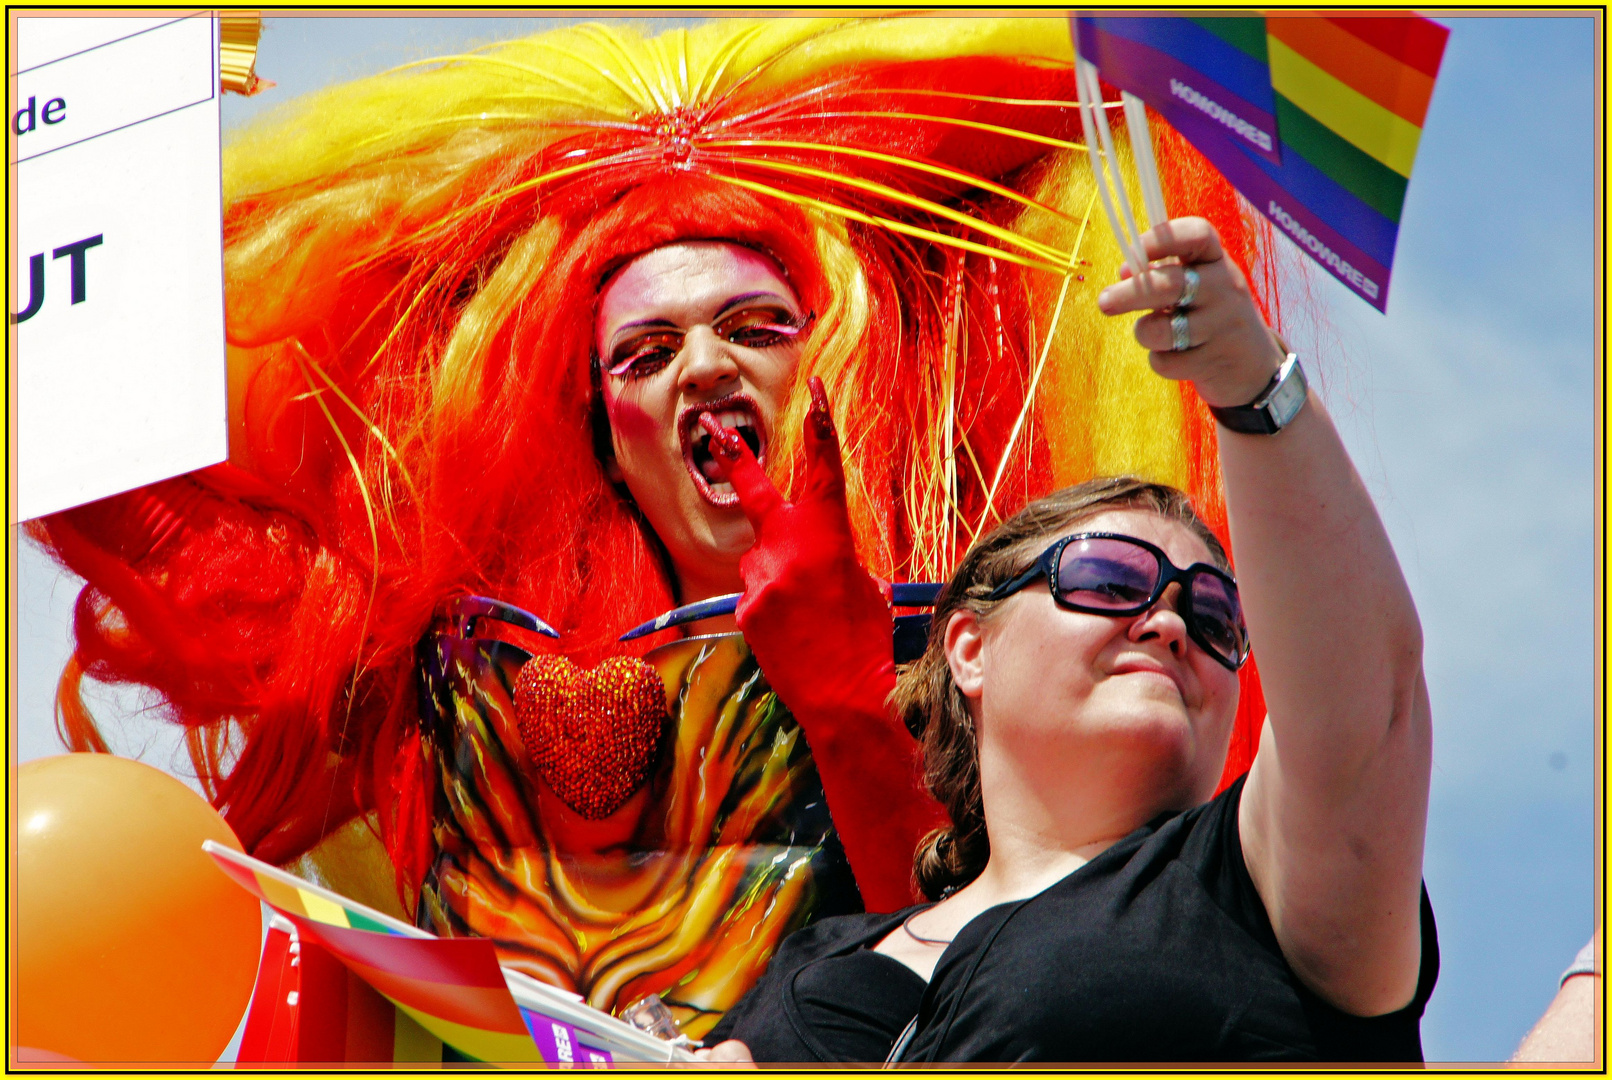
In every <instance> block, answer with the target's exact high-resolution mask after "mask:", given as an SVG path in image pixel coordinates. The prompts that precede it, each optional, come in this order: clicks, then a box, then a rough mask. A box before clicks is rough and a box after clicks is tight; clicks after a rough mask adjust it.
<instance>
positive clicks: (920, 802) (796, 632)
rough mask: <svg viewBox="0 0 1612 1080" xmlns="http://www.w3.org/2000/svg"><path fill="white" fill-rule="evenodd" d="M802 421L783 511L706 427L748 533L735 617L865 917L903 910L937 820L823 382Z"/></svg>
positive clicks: (768, 487)
mask: <svg viewBox="0 0 1612 1080" xmlns="http://www.w3.org/2000/svg"><path fill="white" fill-rule="evenodd" d="M810 386H811V392H812V411H811V412H810V413H809V414H808V415H807V418H806V462H807V465H806V491H805V493H804V495H803V496H802V497H801V499H800V501H799V502H793V503H788V502H785V501H784V500H783V498H782V496H780V495H779V494H778V491H777V489H776V488H774V487H773V486H772V482H771V481H770V480H768V479H767V476H766V474H765V473H763V472H762V471H761V465H760V464H759V463H758V462H757V461H756V459H755V455H754V454H752V453H751V452H750V447H749V446H748V445H746V443H745V441H744V440H743V439H742V438H740V437H739V435H738V434H737V433H735V432H733V431H729V430H725V429H723V428H721V427H720V426H719V425H717V423H716V421H715V420H713V419H712V418H711V417H709V416H702V417H701V418H700V422H701V423H702V424H703V425H704V426H705V429H706V430H707V431H709V432H710V433H711V451H712V457H713V458H715V459H716V461H717V462H718V463H719V465H720V466H721V468H722V472H723V474H724V479H726V480H727V481H728V482H730V483H731V484H732V485H733V489H734V491H735V492H736V493H737V494H738V496H739V506H740V507H741V508H742V509H743V510H744V514H745V517H747V518H749V519H750V524H751V526H752V527H754V529H755V531H756V542H755V546H754V547H752V548H751V549H750V550H749V551H748V552H746V553H745V555H744V558H743V559H741V560H740V562H739V571H740V573H741V574H742V575H743V577H744V596H743V597H741V598H740V600H739V606H738V611H737V613H736V620H737V622H738V625H739V629H740V631H741V632H743V634H744V637H745V640H746V641H747V642H748V643H749V645H750V648H751V650H752V651H753V652H754V653H755V656H756V660H757V661H758V662H759V663H760V664H761V670H762V671H764V672H765V673H766V675H767V681H768V682H769V683H770V684H771V685H772V688H773V690H774V691H775V692H776V693H777V694H778V697H779V698H780V699H781V700H782V701H783V703H784V704H785V705H787V706H789V710H790V712H792V713H793V714H794V716H795V719H796V721H798V722H799V724H800V727H801V730H802V732H804V734H805V736H806V742H807V744H808V745H809V746H810V747H811V749H812V756H813V758H814V759H815V761H816V763H817V772H818V775H819V776H820V777H822V780H823V793H824V795H825V796H826V797H827V799H828V808H829V813H830V814H831V815H832V816H833V818H834V825H835V828H836V829H837V830H838V832H839V836H840V842H841V843H842V844H844V845H845V856H846V858H847V859H848V860H849V861H850V864H851V871H852V872H853V873H854V874H855V875H856V883H857V887H858V888H859V889H861V892H862V901H863V903H864V904H865V905H866V906H867V909H868V910H869V911H894V910H896V909H897V908H902V907H906V906H907V905H908V904H910V903H912V886H911V880H912V855H913V852H914V851H915V850H916V849H917V846H918V842H919V841H920V840H922V839H923V837H924V835H925V834H926V833H928V832H929V831H930V830H931V829H934V828H938V827H940V826H942V825H944V824H946V812H945V810H943V809H942V808H941V806H940V804H939V803H937V802H936V801H935V800H934V799H933V798H932V797H931V796H930V795H929V794H928V792H927V791H925V790H924V787H923V784H922V780H921V777H920V774H919V768H918V745H917V743H915V742H914V741H913V739H912V736H911V735H909V734H908V733H907V730H906V728H905V727H903V726H902V724H901V723H900V721H898V720H897V719H896V718H895V717H894V716H893V715H891V713H890V710H889V708H888V707H887V706H886V705H885V699H886V698H887V697H889V695H890V691H891V690H893V689H895V685H896V669H895V661H894V654H893V652H892V643H891V633H892V630H893V626H894V622H893V620H892V618H891V615H890V605H889V603H888V602H887V600H886V598H885V594H884V593H883V592H881V590H880V588H879V584H878V582H876V581H875V580H874V579H873V576H872V575H871V574H869V573H868V572H867V571H866V570H864V569H863V568H862V565H861V564H860V563H858V562H857V560H856V548H855V546H854V544H853V543H852V539H851V521H850V516H849V514H847V513H846V509H845V474H844V470H843V468H842V466H841V464H840V445H839V436H838V435H837V434H835V431H834V421H833V419H832V418H831V417H830V416H829V411H828V398H827V397H826V395H825V394H824V393H823V383H822V380H820V379H818V378H817V377H815V376H813V377H812V380H811V383H810Z"/></svg>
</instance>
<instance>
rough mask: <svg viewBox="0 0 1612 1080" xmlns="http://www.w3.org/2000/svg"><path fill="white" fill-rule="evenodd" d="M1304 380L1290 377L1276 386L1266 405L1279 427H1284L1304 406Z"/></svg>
mask: <svg viewBox="0 0 1612 1080" xmlns="http://www.w3.org/2000/svg"><path fill="white" fill-rule="evenodd" d="M1304 397H1305V394H1304V380H1302V379H1293V378H1290V379H1288V380H1287V381H1285V382H1284V383H1282V385H1281V386H1278V387H1277V388H1276V393H1274V394H1272V395H1271V400H1270V403H1269V404H1268V405H1267V406H1266V408H1267V409H1269V411H1270V418H1271V419H1272V420H1274V421H1275V422H1276V426H1277V427H1278V428H1284V427H1286V426H1287V425H1288V423H1289V422H1290V421H1291V420H1292V419H1293V418H1294V417H1295V416H1297V415H1298V414H1299V409H1301V408H1303V406H1304Z"/></svg>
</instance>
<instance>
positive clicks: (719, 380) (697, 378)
mask: <svg viewBox="0 0 1612 1080" xmlns="http://www.w3.org/2000/svg"><path fill="white" fill-rule="evenodd" d="M738 377H739V365H738V364H737V363H735V362H734V359H733V356H732V354H731V353H730V352H729V350H728V345H727V342H725V341H723V340H722V339H721V338H719V337H717V336H716V334H715V333H714V332H713V331H712V330H711V328H710V327H709V326H696V327H694V328H693V329H691V330H689V332H688V334H687V335H686V336H685V337H684V338H683V369H682V371H681V372H680V373H679V381H680V382H681V384H682V387H683V389H684V390H687V391H690V392H693V393H706V392H709V391H711V390H713V389H715V388H717V387H719V386H721V385H722V384H723V383H726V382H729V381H731V380H733V379H737V378H738Z"/></svg>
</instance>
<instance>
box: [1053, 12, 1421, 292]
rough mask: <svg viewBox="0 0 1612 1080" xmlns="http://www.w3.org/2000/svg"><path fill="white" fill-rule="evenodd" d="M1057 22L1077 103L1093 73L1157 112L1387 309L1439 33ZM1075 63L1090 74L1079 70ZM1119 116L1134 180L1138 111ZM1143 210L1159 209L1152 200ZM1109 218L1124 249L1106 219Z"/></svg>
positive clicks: (1255, 21) (1300, 21) (1413, 27)
mask: <svg viewBox="0 0 1612 1080" xmlns="http://www.w3.org/2000/svg"><path fill="white" fill-rule="evenodd" d="M1070 23H1071V31H1072V32H1073V34H1074V36H1075V48H1076V67H1077V80H1076V82H1077V86H1079V87H1080V88H1081V90H1082V98H1083V100H1085V99H1086V98H1087V97H1088V96H1089V98H1090V100H1092V101H1093V102H1096V98H1097V95H1096V82H1097V80H1096V77H1095V71H1096V70H1098V69H1100V70H1101V72H1102V76H1103V78H1104V79H1106V80H1107V81H1108V82H1110V83H1111V84H1113V85H1115V86H1118V87H1120V88H1121V90H1123V91H1125V93H1126V95H1127V97H1128V98H1129V97H1130V96H1131V95H1135V97H1137V98H1140V99H1141V100H1142V101H1145V102H1147V104H1149V105H1151V106H1152V107H1153V108H1155V109H1156V110H1158V112H1159V113H1160V114H1161V115H1162V116H1164V117H1165V118H1166V119H1167V120H1169V121H1170V123H1171V124H1172V125H1173V126H1174V127H1175V128H1176V130H1177V131H1179V132H1180V133H1181V134H1182V135H1183V136H1185V137H1186V138H1187V139H1188V140H1189V141H1191V142H1192V144H1193V145H1194V146H1196V147H1197V148H1198V150H1199V151H1201V152H1202V153H1203V155H1204V157H1206V158H1208V159H1209V161H1210V163H1211V164H1213V165H1214V166H1215V168H1217V169H1219V170H1220V171H1221V173H1222V174H1224V176H1225V177H1226V179H1227V180H1229V181H1230V182H1231V183H1232V185H1233V186H1235V187H1236V188H1237V189H1238V190H1239V191H1241V192H1242V193H1243V195H1244V196H1245V197H1247V198H1248V199H1249V200H1250V201H1251V202H1252V203H1253V205H1254V206H1255V207H1257V208H1258V209H1259V210H1260V212H1261V213H1263V214H1264V215H1265V216H1266V217H1268V218H1270V220H1271V221H1272V222H1273V223H1274V224H1275V225H1276V227H1277V228H1278V229H1280V230H1281V231H1282V232H1283V233H1285V234H1286V235H1287V236H1288V237H1289V238H1290V239H1292V240H1293V241H1294V242H1295V243H1297V244H1298V245H1299V246H1300V247H1301V248H1302V249H1304V251H1305V252H1306V253H1308V254H1309V255H1310V257H1311V258H1313V259H1315V260H1316V261H1317V262H1319V263H1320V264H1321V265H1322V266H1323V267H1325V268H1326V270H1327V271H1328V272H1329V273H1331V274H1332V275H1333V276H1334V277H1336V278H1337V279H1338V280H1340V281H1342V282H1343V283H1344V284H1345V285H1347V286H1349V288H1350V289H1352V290H1353V291H1354V292H1355V293H1356V294H1357V295H1359V296H1360V297H1362V298H1363V299H1365V300H1366V302H1367V303H1369V304H1371V305H1372V306H1373V307H1375V308H1377V309H1378V310H1379V311H1382V310H1386V307H1387V303H1388V283H1389V275H1390V271H1391V268H1392V265H1393V257H1394V248H1395V245H1396V242H1397V240H1398V235H1399V219H1400V211H1401V209H1402V208H1403V206H1404V202H1405V188H1406V184H1407V182H1408V180H1409V178H1410V171H1411V165H1412V163H1413V162H1414V161H1415V157H1416V148H1417V144H1418V142H1419V141H1420V137H1421V129H1422V123H1423V121H1424V120H1425V119H1426V115H1427V107H1428V102H1429V100H1430V99H1431V97H1432V92H1433V83H1434V79H1435V78H1436V77H1437V75H1438V68H1439V63H1440V61H1441V60H1442V58H1443V55H1444V46H1445V42H1446V41H1447V39H1448V38H1449V31H1448V30H1447V29H1445V28H1444V27H1442V26H1439V25H1438V24H1437V23H1434V22H1431V21H1430V20H1428V19H1424V18H1421V17H1419V16H1415V15H1408V14H1407V15H1384V16H1376V15H1373V16H1364V15H1362V16H1356V15H1352V14H1339V15H1333V16H1321V15H1286V14H1283V15H1272V16H1270V17H1268V18H1259V17H1254V18H1193V19H1189V18H1148V17H1142V18H1099V17H1088V16H1080V17H1076V18H1072V19H1071V20H1070ZM1082 68H1091V69H1093V70H1092V71H1091V72H1090V74H1089V75H1088V76H1087V77H1086V78H1082V77H1081V76H1080V74H1079V72H1080V70H1081V69H1082ZM1088 85H1089V86H1090V90H1089V91H1088V90H1087V87H1088ZM1095 111H1097V112H1100V111H1101V110H1100V105H1098V106H1097V108H1096V110H1095ZM1085 113H1086V110H1084V109H1083V110H1082V115H1083V117H1084V115H1085ZM1133 114H1134V115H1133ZM1126 117H1127V121H1128V125H1129V126H1130V128H1131V130H1132V145H1133V148H1135V150H1136V157H1137V161H1138V165H1137V169H1138V172H1139V173H1142V174H1143V175H1144V176H1145V174H1146V171H1147V170H1148V167H1149V166H1151V164H1152V150H1151V144H1150V143H1147V142H1146V138H1145V126H1144V125H1145V117H1143V116H1142V109H1141V108H1140V107H1139V106H1136V107H1133V106H1132V105H1131V104H1130V102H1129V101H1128V102H1127V106H1126ZM1273 117H1274V124H1272V123H1271V121H1272V118H1273ZM1139 120H1140V122H1139ZM1105 126H1106V124H1103V125H1099V136H1100V134H1101V128H1102V127H1105ZM1138 128H1141V129H1142V132H1143V136H1142V138H1141V140H1140V141H1139V140H1138V136H1137V129H1138ZM1087 141H1088V143H1091V142H1092V140H1091V139H1090V138H1088V140H1087ZM1267 143H1268V145H1267ZM1104 149H1105V151H1107V152H1108V155H1109V157H1110V159H1111V158H1112V153H1111V148H1110V147H1108V146H1107V145H1106V144H1105V146H1104ZM1094 152H1095V151H1094ZM1144 158H1145V159H1146V163H1145V164H1144V160H1143V159H1144ZM1099 176H1101V174H1100V173H1099ZM1099 183H1100V184H1101V180H1100V181H1099ZM1143 187H1144V192H1145V191H1146V187H1147V181H1146V180H1145V179H1144V180H1143ZM1120 191H1121V195H1122V197H1123V189H1120ZM1127 212H1128V209H1127ZM1149 214H1150V216H1153V217H1155V218H1157V217H1159V213H1158V212H1156V211H1155V210H1154V209H1153V208H1152V207H1149ZM1110 223H1111V224H1112V225H1114V227H1115V230H1116V236H1117V237H1118V238H1119V239H1120V242H1121V246H1122V247H1125V246H1127V240H1126V237H1125V236H1124V235H1123V233H1121V232H1120V229H1119V225H1118V219H1117V217H1113V216H1111V218H1110ZM1133 270H1134V267H1133Z"/></svg>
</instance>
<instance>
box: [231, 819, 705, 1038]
mask: <svg viewBox="0 0 1612 1080" xmlns="http://www.w3.org/2000/svg"><path fill="white" fill-rule="evenodd" d="M202 846H203V848H204V849H205V850H206V851H207V853H208V854H209V855H211V856H212V857H213V861H214V862H215V863H217V864H218V867H219V869H221V870H223V871H224V873H225V874H227V875H229V877H230V878H231V879H233V880H234V881H235V882H236V883H237V884H239V885H240V886H241V887H242V888H244V889H246V890H247V891H248V892H250V893H252V894H253V895H255V896H257V897H258V898H259V899H260V900H262V901H263V902H264V903H266V904H268V905H269V906H270V907H272V908H274V910H275V911H277V912H279V913H280V914H281V915H283V916H285V917H286V918H287V919H288V920H290V922H291V923H292V924H293V925H294V926H295V927H296V929H297V935H298V938H299V939H300V940H301V941H303V942H304V944H308V943H311V944H314V945H317V946H318V947H319V948H320V949H322V950H324V951H325V952H327V953H329V954H330V955H331V956H333V957H335V958H336V959H337V960H339V961H340V962H341V963H342V964H343V965H345V966H346V968H347V970H348V971H350V972H351V973H352V974H353V975H354V976H356V977H357V978H358V979H360V980H362V981H363V982H364V983H365V984H367V985H368V986H370V987H372V988H374V990H375V991H377V992H378V993H379V994H380V995H382V996H383V997H384V998H385V999H386V1000H387V1001H388V1002H390V1003H391V1004H392V1005H394V1006H396V1009H397V1011H398V1012H399V1013H400V1014H401V1016H402V1017H407V1018H408V1020H409V1021H412V1024H402V1023H401V1022H400V1023H399V1024H398V1025H385V1024H366V1025H365V1026H364V1034H365V1037H364V1038H363V1039H360V1040H359V1041H360V1042H363V1043H366V1044H367V1043H376V1044H377V1045H379V1044H380V1043H381V1042H385V1041H386V1038H389V1037H390V1038H393V1039H394V1041H395V1039H396V1038H397V1037H400V1036H398V1033H399V1032H401V1033H402V1034H404V1035H406V1034H408V1033H409V1032H410V1031H413V1030H414V1025H418V1028H419V1029H423V1032H425V1033H429V1035H430V1036H431V1037H434V1038H436V1039H440V1040H441V1042H442V1044H443V1045H444V1046H446V1047H448V1048H450V1050H452V1051H455V1052H457V1055H458V1056H460V1057H462V1058H463V1059H466V1060H470V1061H480V1062H491V1063H498V1064H510V1065H517V1066H531V1065H539V1066H541V1065H543V1064H545V1063H547V1064H553V1065H559V1066H562V1067H566V1066H573V1065H581V1066H585V1067H586V1066H593V1067H600V1068H602V1067H605V1066H608V1065H610V1064H612V1063H614V1062H615V1061H616V1060H617V1056H616V1054H614V1053H612V1051H611V1050H610V1049H607V1048H606V1047H602V1046H599V1045H595V1044H596V1043H598V1042H601V1041H604V1042H606V1043H607V1044H609V1045H615V1046H616V1048H617V1049H618V1050H619V1049H626V1050H627V1052H628V1053H629V1054H630V1055H631V1058H630V1059H631V1060H650V1061H666V1060H668V1057H672V1058H674V1059H676V1058H681V1059H684V1060H687V1059H688V1055H687V1054H684V1053H682V1052H681V1051H675V1052H674V1051H673V1050H672V1048H671V1047H670V1046H669V1044H666V1043H663V1042H660V1040H657V1039H655V1038H653V1037H652V1036H649V1035H646V1034H644V1033H642V1032H638V1031H636V1030H634V1029H631V1028H630V1027H628V1026H627V1025H625V1024H623V1023H621V1022H620V1021H617V1020H615V1019H614V1018H612V1017H609V1016H606V1015H605V1014H603V1013H597V1012H596V1010H589V1009H587V1007H586V1006H584V1005H581V1004H580V1003H573V1002H571V1001H569V1000H563V995H561V994H560V992H559V991H555V990H552V989H551V988H547V987H542V986H539V985H535V984H532V985H526V987H525V989H524V990H523V994H524V995H525V996H526V997H527V998H528V999H529V1000H530V999H534V998H535V999H536V1001H535V1002H534V1004H533V1005H527V1004H519V1005H518V1004H517V1003H516V1000H515V997H514V995H513V994H512V993H511V990H510V980H511V979H514V980H517V981H519V982H521V983H522V984H523V985H525V984H530V983H531V980H527V979H524V978H523V977H521V976H519V975H515V974H512V973H509V972H506V971H504V970H503V969H502V968H501V967H500V966H499V964H498V957H497V953H496V952H495V950H494V947H493V943H492V942H491V941H489V940H487V939H485V938H439V937H436V936H435V935H432V934H430V933H427V932H426V931H424V930H421V929H419V928H418V927H414V926H410V925H409V924H408V923H405V922H402V921H400V920H398V919H394V918H392V917H391V916H388V915H384V914H382V913H380V912H378V911H374V910H373V909H370V908H366V907H364V906H363V905H362V904H358V903H356V902H354V901H351V900H348V899H346V898H345V897H342V896H339V895H337V894H335V893H332V892H330V891H329V890H326V889H323V888H320V887H319V886H316V885H313V884H311V883H309V882H304V881H302V880H300V879H299V878H296V877H294V876H293V875H291V874H288V873H286V872H285V871H283V870H280V869H278V868H276V867H273V866H270V865H269V864H267V863H263V862H260V861H258V860H257V859H253V858H251V857H250V856H247V855H243V854H241V853H240V852H237V851H234V850H232V849H228V848H224V847H221V846H219V845H216V844H213V843H211V842H207V843H204V844H203V845H202ZM551 998H552V999H554V1000H548V999H551ZM369 1011H371V1012H373V1011H374V1010H369ZM556 1013H559V1014H560V1015H554V1014H556ZM585 1013H586V1014H593V1015H592V1016H591V1017H589V1016H585V1015H583V1014H585ZM572 1014H576V1015H572ZM567 1017H569V1019H567ZM578 1018H581V1019H583V1021H584V1023H585V1024H586V1022H587V1021H588V1020H590V1019H591V1021H592V1027H593V1028H603V1029H606V1030H605V1037H604V1038H603V1039H602V1040H601V1039H600V1037H599V1034H598V1032H596V1031H592V1030H588V1029H586V1028H584V1029H583V1030H579V1028H578V1025H576V1024H573V1023H571V1022H570V1020H573V1019H578ZM383 1019H389V1018H383ZM382 1027H385V1028H386V1030H385V1031H384V1032H381V1034H380V1035H374V1033H373V1032H369V1031H368V1029H369V1028H375V1029H376V1030H377V1031H379V1030H380V1029H381V1028H382ZM336 1041H337V1042H340V1040H336ZM418 1041H419V1039H418V1038H415V1039H414V1040H413V1042H418ZM353 1042H354V1039H353V1037H352V1032H351V1031H349V1032H348V1033H347V1043H348V1044H349V1045H351V1044H352V1043H353ZM623 1044H624V1045H623ZM406 1049H407V1050H408V1051H409V1052H411V1053H415V1052H418V1048H417V1047H414V1046H413V1045H412V1044H411V1045H410V1047H408V1048H406ZM646 1051H647V1053H646ZM400 1052H401V1051H400ZM452 1056H453V1055H450V1058H451V1057H452ZM394 1060H412V1059H410V1058H403V1059H399V1058H396V1057H394Z"/></svg>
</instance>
